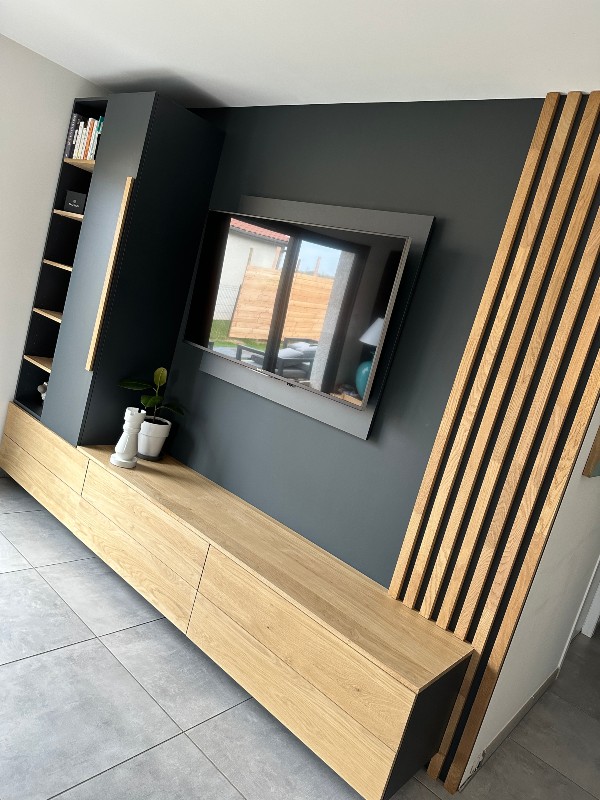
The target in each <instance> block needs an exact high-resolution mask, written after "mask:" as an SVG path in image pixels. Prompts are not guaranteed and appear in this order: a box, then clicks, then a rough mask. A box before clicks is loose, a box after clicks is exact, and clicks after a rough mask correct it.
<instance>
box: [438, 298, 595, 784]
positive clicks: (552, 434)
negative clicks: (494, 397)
mask: <svg viewBox="0 0 600 800" xmlns="http://www.w3.org/2000/svg"><path fill="white" fill-rule="evenodd" d="M593 300H594V302H592V304H591V305H590V308H589V310H588V313H587V315H586V318H585V321H584V325H583V327H582V329H581V333H580V336H579V339H578V342H577V346H576V348H575V352H574V353H573V357H572V359H571V361H570V362H569V366H568V369H567V372H566V374H565V377H564V380H563V382H562V384H561V388H560V391H559V394H558V397H557V399H556V402H555V404H554V406H553V410H552V414H551V417H550V419H549V422H548V425H547V428H546V431H545V433H544V437H543V439H542V443H541V445H540V447H539V450H538V454H537V457H536V460H535V463H534V466H533V469H532V471H531V474H530V476H529V480H528V483H527V489H526V492H525V494H524V495H523V498H522V500H521V503H520V505H519V508H518V510H517V515H516V517H515V520H514V522H513V524H512V526H511V530H510V534H509V537H508V541H507V543H506V545H505V547H504V550H503V554H502V557H501V560H500V564H499V566H498V569H497V571H496V575H495V577H494V580H493V582H492V586H491V589H490V591H489V594H488V597H487V601H486V604H485V607H484V610H483V613H482V616H481V619H480V621H479V623H478V626H477V630H476V632H475V635H474V637H473V648H474V651H475V652H474V655H473V657H472V659H471V661H470V662H469V667H468V668H467V673H466V675H465V678H464V680H463V685H462V687H461V690H460V693H459V696H458V699H457V701H456V706H455V708H454V711H453V714H452V718H451V720H450V723H449V725H448V728H447V731H446V734H445V735H444V740H443V742H442V745H441V747H440V753H441V754H442V755H445V754H446V753H447V752H448V750H449V747H450V743H451V741H452V738H453V734H454V730H455V729H456V725H457V724H458V721H459V719H460V715H461V713H462V710H463V708H464V704H465V702H466V699H467V695H468V693H469V689H470V687H471V683H472V681H473V678H474V677H475V672H476V670H477V667H478V665H479V659H480V657H481V654H482V652H483V649H484V647H485V646H486V644H487V641H488V637H489V634H490V631H491V629H492V625H493V623H494V621H495V619H496V614H497V611H498V606H499V604H500V601H501V600H502V597H503V595H504V592H505V590H506V587H507V585H508V581H509V579H510V576H511V571H512V568H513V566H514V563H515V560H516V558H517V555H518V552H519V549H520V547H521V545H522V543H523V540H524V537H525V533H526V530H527V527H528V525H529V524H530V522H531V520H532V513H533V510H534V506H535V502H536V500H537V498H538V495H539V492H540V490H541V487H542V485H543V481H544V478H545V474H546V470H547V468H548V463H549V460H550V458H551V456H552V453H553V451H554V448H555V446H556V443H557V440H558V437H559V436H560V433H561V431H562V429H563V426H564V423H565V420H566V416H567V413H568V410H569V405H570V401H571V398H572V396H573V392H574V390H575V387H576V385H577V382H578V380H579V378H580V376H581V372H582V370H583V366H584V364H585V361H586V359H587V357H588V355H589V352H590V348H591V345H592V342H593V339H594V336H595V334H596V332H597V330H598V327H599V315H598V308H599V307H600V305H599V304H600V285H599V284H597V285H596V292H595V295H594V298H593ZM549 363H550V364H551V366H550V367H549V368H548V372H549V373H551V372H552V368H553V366H554V364H553V362H549ZM532 408H533V406H532ZM572 466H573V465H571V469H572ZM556 510H557V509H556ZM506 513H508V509H506ZM519 614H520V611H519V612H518V613H517V614H515V612H514V609H513V608H512V607H510V608H509V609H508V611H507V613H506V617H505V618H509V619H511V620H512V623H513V630H514V627H516V624H517V622H518V616H519ZM438 763H439V762H436V765H437V764H438ZM465 763H466V762H465ZM436 777H437V776H436Z"/></svg>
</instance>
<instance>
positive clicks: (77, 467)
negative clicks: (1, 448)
mask: <svg viewBox="0 0 600 800" xmlns="http://www.w3.org/2000/svg"><path fill="white" fill-rule="evenodd" d="M4 433H5V435H6V436H8V437H9V438H10V439H12V440H13V442H15V443H16V444H18V445H19V447H21V448H23V450H25V451H26V452H27V453H29V455H31V456H32V457H33V458H34V459H35V460H36V461H38V462H39V463H40V464H43V465H44V466H45V467H46V468H47V469H48V470H49V471H50V472H52V473H53V474H54V475H60V479H61V481H62V482H63V483H66V484H67V486H70V487H71V489H73V491H75V492H77V494H81V490H82V488H83V481H84V478H85V472H86V469H87V465H88V458H87V457H86V456H84V454H83V453H81V452H79V450H77V449H76V448H75V447H72V446H71V445H70V444H69V443H68V442H65V440H64V439H61V438H60V436H57V435H56V434H55V433H53V432H52V431H51V430H49V429H48V428H46V426H45V425H42V423H41V422H39V421H38V420H37V419H34V418H33V417H32V416H31V414H28V413H27V412H26V411H23V409H21V408H18V406H16V405H15V404H14V403H9V406H8V414H7V417H6V424H5V427H4ZM19 483H20V481H19Z"/></svg>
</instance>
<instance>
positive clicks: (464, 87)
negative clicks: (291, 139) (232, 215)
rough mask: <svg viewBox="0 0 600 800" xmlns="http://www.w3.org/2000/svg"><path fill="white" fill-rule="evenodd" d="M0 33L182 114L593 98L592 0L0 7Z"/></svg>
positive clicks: (19, 1)
mask: <svg viewBox="0 0 600 800" xmlns="http://www.w3.org/2000/svg"><path fill="white" fill-rule="evenodd" d="M0 32H1V33H3V34H4V35H5V36H8V37H9V38H11V39H14V40H16V41H17V42H19V43H20V44H23V45H25V46H26V47H28V48H30V49H32V50H35V51H36V52H37V53H40V54H41V55H43V56H46V57H47V58H49V59H50V60H52V61H55V62H56V63H58V64H61V65H62V66H64V67H67V68H68V69H70V70H72V71H74V72H77V73H79V74H80V75H82V76H83V77H84V78H87V79H89V80H91V81H93V82H95V83H97V84H100V85H101V86H104V87H106V88H107V89H111V90H117V89H118V90H123V89H159V90H162V91H164V92H166V93H167V94H170V95H171V96H172V97H174V98H175V99H178V100H179V101H180V102H183V103H185V104H187V105H229V106H249V105H279V104H297V103H357V102H376V101H412V100H444V99H451V100H455V99H482V98H500V97H542V96H543V95H545V94H546V93H547V92H548V91H551V90H559V91H567V90H569V89H581V90H583V91H590V90H592V89H598V88H600V41H599V37H598V34H599V32H600V0H571V2H566V0H370V2H369V1H368V0H211V2H208V0H93V1H92V0H50V1H49V0H0ZM3 79H5V76H3Z"/></svg>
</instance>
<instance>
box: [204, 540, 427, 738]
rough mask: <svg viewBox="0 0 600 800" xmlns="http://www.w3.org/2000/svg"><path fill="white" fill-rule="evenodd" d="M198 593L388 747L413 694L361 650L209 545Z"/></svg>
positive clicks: (402, 724)
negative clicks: (355, 648) (338, 636)
mask: <svg viewBox="0 0 600 800" xmlns="http://www.w3.org/2000/svg"><path fill="white" fill-rule="evenodd" d="M200 592H201V594H202V595H204V596H205V597H207V598H208V599H209V600H210V601H211V602H212V603H214V605H216V606H218V608H220V609H221V610H222V611H224V612H225V613H226V614H227V615H228V616H229V617H231V619H233V620H234V621H235V622H236V623H237V624H238V625H241V627H242V628H244V629H245V630H246V631H248V633H250V634H251V635H252V636H253V637H254V638H255V639H257V640H258V641H259V642H261V643H262V644H264V645H265V646H266V647H267V648H268V649H269V650H271V651H272V652H273V653H275V655H277V656H278V657H279V658H280V659H282V661H284V662H285V663H286V664H288V665H289V666H290V667H292V668H293V669H294V670H295V671H296V672H298V673H299V674H300V675H303V676H304V677H305V678H306V679H307V680H308V681H310V683H311V684H313V686H315V687H316V688H317V689H319V690H320V691H321V692H323V694H325V695H327V697H329V698H330V699H331V700H333V702H334V703H336V704H337V705H338V706H340V708H342V709H343V710H344V711H346V712H347V713H348V714H349V715H350V716H351V717H353V718H354V719H355V720H356V721H357V722H359V723H360V724H361V725H364V727H365V728H367V729H368V730H369V731H371V733H373V734H374V735H375V736H377V737H378V738H379V739H381V741H382V742H384V743H385V744H387V745H388V746H389V747H393V748H397V747H398V745H399V743H400V740H401V738H402V734H403V732H404V728H405V725H406V722H407V720H408V717H409V715H410V711H411V708H412V706H413V703H414V701H415V695H414V693H412V692H411V691H410V690H409V689H407V688H406V687H405V686H403V685H402V684H400V683H399V682H398V681H396V680H394V678H392V677H391V676H390V675H388V674H387V673H386V672H384V671H383V670H382V669H381V668H380V667H378V666H377V665H376V664H374V663H373V662H372V661H369V660H368V659H367V658H365V656H363V655H362V654H361V653H358V652H357V651H356V650H354V649H353V648H351V647H350V646H349V645H348V644H346V643H345V642H343V641H342V640H341V639H338V638H337V637H336V636H334V635H333V634H332V633H331V632H330V631H328V630H327V629H326V628H324V627H323V626H322V625H319V624H318V623H317V622H315V621H314V620H313V619H312V618H311V617H309V616H308V615H307V614H305V613H304V612H302V611H301V610H300V609H298V608H296V607H295V606H294V605H292V603H290V602H289V601H288V600H286V599H285V598H284V597H282V596H281V595H279V594H277V593H276V592H274V591H273V590H272V589H270V588H269V587H267V586H265V584H264V583H262V582H261V581H259V580H258V579H257V578H255V577H254V576H253V575H251V574H250V573H249V572H248V571H247V570H245V569H243V568H242V567H240V566H239V565H238V564H236V563H235V562H234V561H232V560H231V559H230V558H228V557H227V556H225V555H223V554H222V553H220V552H219V551H218V550H215V548H214V547H213V548H211V550H210V553H209V556H208V559H207V562H206V567H205V570H204V575H203V577H202V581H201V583H200Z"/></svg>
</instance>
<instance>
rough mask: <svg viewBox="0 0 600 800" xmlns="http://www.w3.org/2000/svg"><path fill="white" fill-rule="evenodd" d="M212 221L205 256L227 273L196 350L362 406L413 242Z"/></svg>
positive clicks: (251, 221)
mask: <svg viewBox="0 0 600 800" xmlns="http://www.w3.org/2000/svg"><path fill="white" fill-rule="evenodd" d="M213 219H215V220H216V221H215V223H214V226H213V228H212V229H211V228H209V229H208V232H209V239H210V237H211V236H212V237H213V238H212V240H210V241H209V244H208V245H206V243H205V245H204V246H203V249H204V250H206V249H207V248H208V250H209V251H210V252H211V253H213V257H214V258H216V259H218V261H220V273H218V284H217V283H215V285H214V287H213V297H214V300H213V301H212V304H211V307H210V315H211V316H210V329H209V330H208V331H207V334H204V335H201V337H200V339H199V337H198V336H196V338H195V341H197V342H198V343H199V344H201V345H203V346H205V347H208V348H209V349H210V350H212V351H213V352H214V353H217V354H218V355H220V356H223V357H226V358H229V359H233V360H235V361H237V362H239V363H240V364H242V365H243V366H245V367H248V368H251V369H254V370H257V371H261V372H266V373H269V374H270V375H275V376H277V377H279V378H282V379H285V380H287V381H289V382H295V383H297V384H299V385H301V386H303V387H305V388H307V389H310V390H312V391H317V392H321V393H325V394H327V395H329V396H332V397H334V398H336V399H342V400H344V401H346V402H353V403H354V404H356V405H364V404H365V403H366V402H367V400H368V396H369V391H370V387H371V385H372V381H373V376H374V373H375V367H376V363H377V357H378V353H379V352H380V349H381V345H382V342H383V339H384V336H385V330H386V327H387V321H388V320H389V315H390V313H391V309H392V307H393V301H394V298H395V294H396V291H397V288H398V284H399V280H400V277H401V274H402V269H403V266H404V261H405V258H406V251H407V247H408V243H407V240H405V239H399V238H396V237H386V236H377V235H375V234H361V233H360V232H356V231H336V230H333V229H322V230H321V229H319V228H318V227H316V226H313V227H310V226H300V225H291V224H288V223H284V222H278V221H271V220H269V221H263V220H257V219H256V218H243V217H236V216H230V215H223V214H218V212H214V213H213ZM201 263H202V262H201ZM196 287H197V291H198V280H197V284H196ZM191 325H192V323H190V324H189V325H188V328H190V326H191ZM205 330H206V328H205ZM367 332H368V333H369V335H368V336H365V334H367ZM188 335H189V331H188ZM201 339H202V340H201ZM192 340H193V341H194V339H193V338H192ZM361 367H362V371H361V369H360V368H361Z"/></svg>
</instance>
